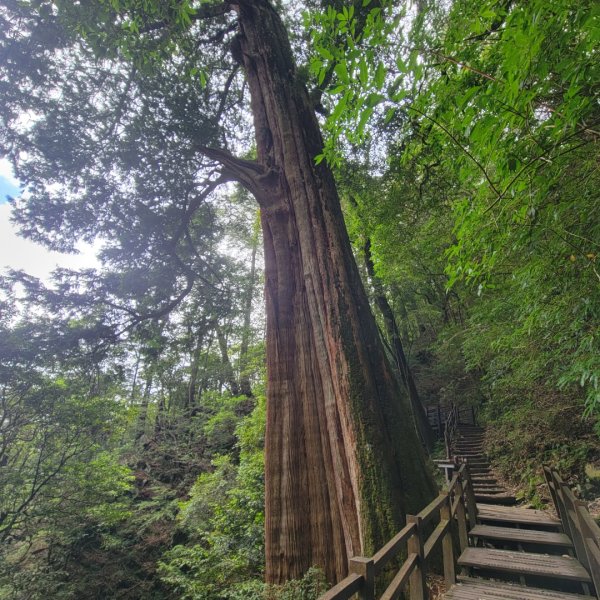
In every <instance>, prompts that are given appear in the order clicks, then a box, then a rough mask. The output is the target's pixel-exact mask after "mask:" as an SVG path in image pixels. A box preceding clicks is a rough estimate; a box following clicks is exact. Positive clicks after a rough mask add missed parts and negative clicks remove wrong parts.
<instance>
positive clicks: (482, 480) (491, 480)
mask: <svg viewBox="0 0 600 600" xmlns="http://www.w3.org/2000/svg"><path fill="white" fill-rule="evenodd" d="M471 481H472V482H473V485H479V484H484V485H485V484H490V485H491V484H493V485H498V480H497V479H496V478H495V477H471Z"/></svg>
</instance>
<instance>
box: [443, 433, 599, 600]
mask: <svg viewBox="0 0 600 600" xmlns="http://www.w3.org/2000/svg"><path fill="white" fill-rule="evenodd" d="M454 437H455V439H454V443H453V449H454V453H455V457H456V459H457V460H458V461H466V462H467V464H468V465H469V471H470V473H471V474H472V476H471V481H472V486H473V492H474V495H475V499H476V511H477V514H476V518H475V521H474V524H473V525H471V526H470V529H469V544H470V545H469V547H467V548H465V549H463V551H462V552H461V554H460V556H459V558H458V561H457V565H458V567H460V568H461V572H462V575H459V576H458V578H457V582H456V583H455V584H454V585H453V586H451V587H450V589H449V590H448V592H447V593H446V595H445V598H446V599H447V600H472V599H473V600H474V599H477V600H482V599H485V600H500V599H505V600H522V599H523V600H543V599H544V598H545V599H548V600H558V599H563V600H580V599H583V598H587V599H588V600H589V599H590V597H591V594H592V593H593V591H594V589H596V591H597V590H598V587H599V586H600V550H598V548H599V547H600V530H598V528H597V527H596V530H597V531H596V534H595V536H596V539H595V541H594V540H593V539H592V540H590V543H589V544H588V547H585V546H586V545H585V544H584V543H582V542H578V539H580V538H581V536H582V534H581V526H582V522H583V521H585V520H586V519H587V517H589V513H587V511H585V513H586V514H587V517H585V515H583V514H582V515H581V516H578V515H577V509H578V503H577V501H576V500H575V498H574V497H573V495H572V492H571V491H570V490H569V489H568V488H566V486H564V484H562V482H561V481H560V478H559V477H558V474H556V473H553V472H552V471H550V470H549V469H547V470H546V471H545V473H546V478H547V482H548V485H549V488H550V491H551V492H552V496H553V500H554V501H555V505H556V509H557V512H558V514H559V515H561V517H562V518H556V517H553V516H552V515H549V514H548V513H545V512H543V511H539V510H533V509H528V508H518V507H514V504H515V503H516V499H515V497H514V496H513V495H512V494H509V493H508V492H507V491H506V490H505V489H504V488H503V487H502V486H501V485H500V484H498V482H497V480H496V479H495V478H494V477H493V475H492V472H491V470H490V465H489V462H488V461H487V458H486V457H485V455H484V453H483V430H482V429H481V428H478V427H476V426H472V425H468V426H464V425H459V426H458V427H457V428H456V433H455V436H454ZM555 490H560V493H557V492H556V491H555ZM579 504H581V503H579ZM561 507H562V508H561ZM579 508H581V506H579ZM569 519H570V522H571V526H569V523H568V521H569ZM576 520H577V526H576V525H575V521H576ZM590 531H591V530H590ZM593 537H594V536H592V538H593ZM577 545H579V546H580V548H579V551H577V548H576V546H577ZM597 550H598V551H597ZM592 569H594V570H595V571H597V577H595V578H594V577H593V575H594V571H593V570H592ZM507 580H508V581H507ZM594 583H595V586H594ZM582 594H583V595H582Z"/></svg>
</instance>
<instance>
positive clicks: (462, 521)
mask: <svg viewBox="0 0 600 600" xmlns="http://www.w3.org/2000/svg"><path fill="white" fill-rule="evenodd" d="M456 498H457V499H458V506H457V507H456V522H457V525H458V542H459V544H460V551H461V552H464V551H465V548H466V547H467V546H468V545H469V532H468V530H467V517H466V513H465V496H464V488H463V484H462V481H461V478H460V477H459V478H458V479H457V481H456Z"/></svg>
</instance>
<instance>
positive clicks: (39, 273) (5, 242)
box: [0, 159, 100, 281]
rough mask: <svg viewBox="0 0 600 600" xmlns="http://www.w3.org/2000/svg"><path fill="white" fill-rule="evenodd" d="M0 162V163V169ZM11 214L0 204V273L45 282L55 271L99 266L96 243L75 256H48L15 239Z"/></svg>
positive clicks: (41, 249)
mask: <svg viewBox="0 0 600 600" xmlns="http://www.w3.org/2000/svg"><path fill="white" fill-rule="evenodd" d="M2 162H3V160H1V159H0V169H2V165H1V163H2ZM13 179H14V178H13ZM17 184H18V182H17ZM11 210H12V207H11V205H10V204H0V271H6V269H8V268H13V269H23V270H24V271H25V272H27V273H28V274H30V275H33V276H34V277H39V278H41V279H43V280H45V281H48V280H49V278H50V274H51V272H52V271H53V270H54V269H56V267H64V268H70V269H80V268H90V267H97V266H99V262H98V260H97V259H96V252H97V251H98V250H99V248H100V243H98V244H94V245H90V244H78V246H77V249H78V250H79V251H80V252H79V254H61V253H59V252H51V251H49V250H47V249H46V248H44V247H43V246H41V245H39V244H36V243H34V242H31V241H30V240H25V239H23V238H21V237H19V236H18V235H17V231H16V228H15V227H14V225H13V224H12V223H11V222H10V213H11Z"/></svg>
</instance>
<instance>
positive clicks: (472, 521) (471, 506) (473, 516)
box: [463, 462, 477, 528]
mask: <svg viewBox="0 0 600 600" xmlns="http://www.w3.org/2000/svg"><path fill="white" fill-rule="evenodd" d="M463 473H464V477H465V483H466V486H465V496H466V497H467V512H468V513H469V528H473V527H475V525H477V501H476V500H475V492H474V491H473V483H472V482H471V474H470V473H469V465H468V463H467V462H465V468H464V470H463Z"/></svg>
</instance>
